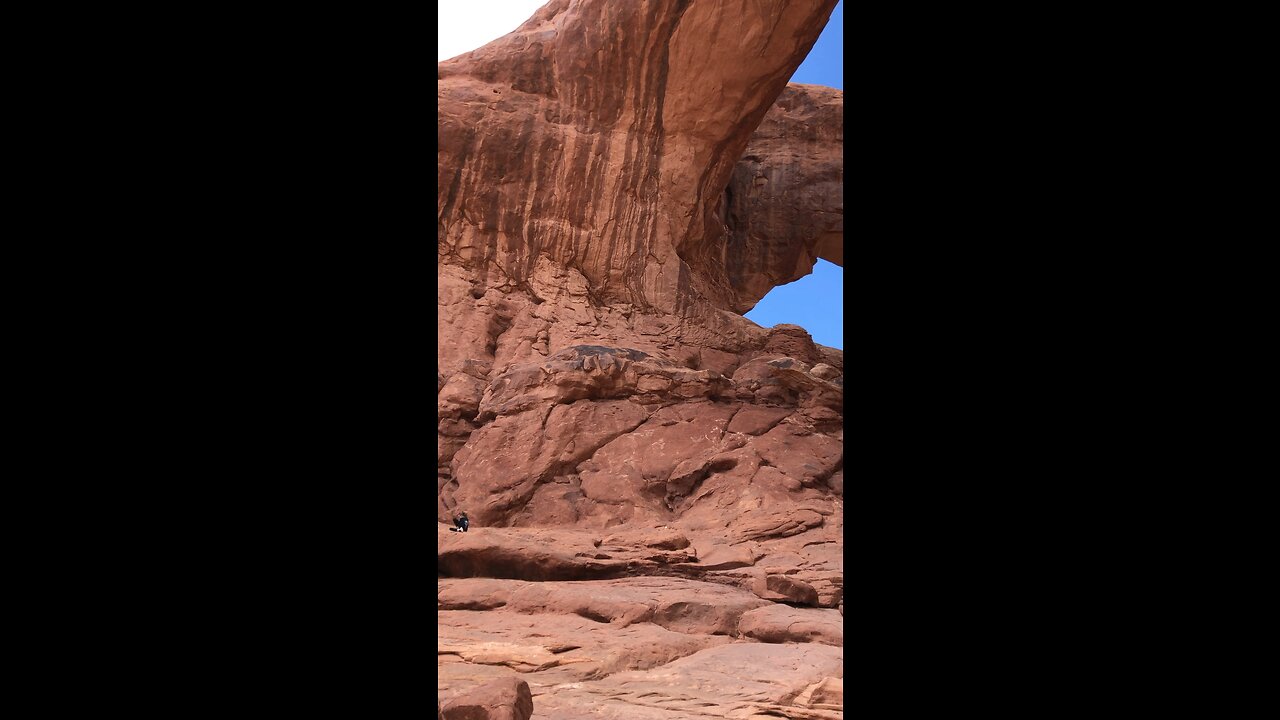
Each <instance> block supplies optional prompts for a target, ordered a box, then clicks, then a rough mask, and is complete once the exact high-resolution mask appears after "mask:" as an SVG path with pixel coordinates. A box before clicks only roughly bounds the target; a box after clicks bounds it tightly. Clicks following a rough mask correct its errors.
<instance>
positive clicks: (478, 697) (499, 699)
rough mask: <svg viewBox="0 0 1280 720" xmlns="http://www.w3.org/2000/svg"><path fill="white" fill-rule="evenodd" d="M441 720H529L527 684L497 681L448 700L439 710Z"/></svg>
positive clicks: (531, 703)
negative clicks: (441, 716) (442, 719)
mask: <svg viewBox="0 0 1280 720" xmlns="http://www.w3.org/2000/svg"><path fill="white" fill-rule="evenodd" d="M440 714H441V715H443V716H444V719H445V720H529V717H530V716H532V715H533V695H531V694H530V693H529V683H527V682H525V681H523V680H520V679H518V678H501V679H499V680H493V681H490V682H487V683H485V684H483V685H480V686H478V687H476V688H473V689H472V690H471V691H470V692H468V693H466V694H465V695H460V696H458V697H456V698H452V699H450V700H449V701H448V702H446V703H445V704H444V705H443V706H442V707H441V713H440Z"/></svg>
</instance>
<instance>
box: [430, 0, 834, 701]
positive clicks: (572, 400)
mask: <svg viewBox="0 0 1280 720" xmlns="http://www.w3.org/2000/svg"><path fill="white" fill-rule="evenodd" d="M834 5H835V0H794V1H792V2H786V3H781V2H757V1H755V0H726V1H725V2H691V1H690V0H636V1H635V2H614V1H612V0H551V2H548V3H547V4H546V5H545V6H543V7H542V8H541V9H540V10H539V11H538V12H537V13H536V14H535V15H534V16H533V17H532V18H530V19H529V21H528V22H526V23H525V24H523V25H522V26H521V27H520V28H518V29H517V30H516V31H514V32H512V33H510V34H508V35H506V36H504V37H502V38H499V39H498V40H495V41H494V42H492V43H489V44H488V45H485V46H484V47H482V48H479V49H477V50H475V51H473V52H470V53H465V54H463V55H460V56H458V57H456V58H453V59H450V60H448V61H445V62H442V63H440V64H439V66H438V84H437V85H438V89H437V97H438V102H439V110H438V142H439V148H440V149H439V154H438V167H437V181H438V188H439V190H438V198H437V200H438V221H437V244H438V276H437V277H438V289H437V304H438V309H439V315H438V318H439V319H438V324H437V357H438V361H439V366H438V370H437V379H436V390H437V519H438V520H439V521H440V523H441V524H439V525H438V526H437V564H438V572H439V579H438V582H439V588H438V610H437V612H438V618H439V625H440V635H439V637H440V639H439V644H438V648H437V657H438V667H439V669H440V676H439V677H440V680H439V700H440V702H441V707H442V710H443V713H444V714H445V715H446V716H448V717H454V716H456V717H464V716H465V717H472V716H474V717H499V716H500V715H496V714H494V713H509V714H510V716H511V717H522V718H527V717H529V716H530V715H532V717H535V718H538V717H555V718H558V719H559V720H566V719H567V720H572V719H573V718H579V717H582V718H587V717H591V718H605V717H613V718H655V719H657V718H661V719H662V720H675V719H676V718H687V717H707V716H710V717H733V718H748V717H792V718H835V717H842V713H841V710H840V708H839V705H840V703H841V702H842V698H843V685H842V678H843V631H842V624H841V623H842V620H843V603H844V567H843V559H842V550H843V530H844V509H843V502H844V429H843V420H844V410H843V406H844V353H843V352H842V351H840V350H837V349H833V348H828V347H823V346H820V345H815V344H814V343H813V341H812V339H811V338H810V336H809V335H808V333H807V332H805V330H804V329H803V328H800V327H798V326H795V325H785V324H783V325H777V326H775V327H773V328H769V329H765V328H761V327H759V326H757V325H755V324H754V323H752V322H751V321H749V320H747V319H745V318H744V317H742V315H741V313H744V312H746V311H748V310H750V309H751V308H752V307H753V306H754V305H755V303H756V302H757V301H759V299H760V298H761V297H763V296H764V295H765V294H766V293H767V292H768V291H769V290H770V289H772V288H773V287H776V286H777V285H780V284H783V283H787V282H791V281H793V280H796V279H798V278H800V277H802V276H804V275H806V274H808V273H809V272H810V271H811V270H812V267H813V264H814V262H815V260H816V259H817V258H820V257H821V258H825V259H827V260H830V261H832V262H835V263H836V264H840V265H843V257H844V256H843V244H842V243H843V195H842V193H843V189H842V182H843V93H842V92H841V91H839V90H833V89H831V88H823V87H817V86H811V85H797V84H788V83H787V78H789V77H790V76H791V74H792V73H793V72H794V70H795V69H796V67H798V66H799V64H800V62H801V61H802V60H803V59H804V57H805V55H806V54H807V53H808V51H809V49H810V48H811V47H812V45H813V42H814V41H815V40H816V39H817V37H818V34H819V33H820V32H821V30H822V28H823V26H824V25H825V24H826V22H827V19H828V18H829V16H830V13H831V11H832V9H833V7H834ZM840 301H841V300H840V298H832V299H831V302H833V303H837V302H840ZM459 510H466V511H467V513H468V515H469V517H470V519H471V528H470V531H469V532H467V533H454V532H449V531H448V529H447V524H448V523H449V521H450V519H451V518H452V516H453V514H454V513H455V512H457V511H459ZM494 683H497V684H496V685H495V684H494ZM521 683H527V685H523V687H524V688H525V693H527V695H528V698H529V699H530V703H529V704H526V703H525V702H524V700H525V693H522V692H521V691H520V688H521V687H522V685H521ZM472 693H475V694H474V695H473V694H472ZM464 701H465V704H460V703H464ZM526 707H527V708H528V710H527V712H526V710H525V708H526ZM450 713H453V715H450ZM459 713H461V714H459ZM501 716H502V717H507V716H506V715H501Z"/></svg>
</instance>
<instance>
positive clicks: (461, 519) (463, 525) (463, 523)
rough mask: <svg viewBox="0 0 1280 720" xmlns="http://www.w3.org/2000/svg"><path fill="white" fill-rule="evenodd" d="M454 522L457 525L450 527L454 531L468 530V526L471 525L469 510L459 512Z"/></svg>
mask: <svg viewBox="0 0 1280 720" xmlns="http://www.w3.org/2000/svg"><path fill="white" fill-rule="evenodd" d="M453 524H454V525H455V526H456V527H451V528H449V529H450V530H452V531H453V532H466V531H467V528H468V527H469V526H470V525H471V521H470V520H468V519H467V511H466V510H463V511H461V512H459V513H458V515H457V517H455V518H454V519H453Z"/></svg>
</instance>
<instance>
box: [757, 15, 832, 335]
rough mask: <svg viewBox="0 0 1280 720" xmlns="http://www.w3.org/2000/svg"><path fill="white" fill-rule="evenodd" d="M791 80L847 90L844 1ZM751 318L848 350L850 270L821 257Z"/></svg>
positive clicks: (766, 298)
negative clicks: (797, 328) (847, 285)
mask: <svg viewBox="0 0 1280 720" xmlns="http://www.w3.org/2000/svg"><path fill="white" fill-rule="evenodd" d="M791 82H798V83H808V84H810V85H826V86H827V87H833V88H839V89H841V90H843V89H844V0H840V2H839V3H837V4H836V9H835V10H834V11H833V12H832V13H831V20H830V21H828V22H827V27H826V29H825V30H823V31H822V35H821V36H819V37H818V42H816V43H814V44H813V49H812V50H810V51H809V56H808V57H806V58H805V60H804V62H803V63H801V64H800V67H799V68H798V69H797V70H796V72H795V74H794V75H792V76H791ZM746 316H747V318H748V319H750V320H752V321H753V322H755V323H756V324H757V325H761V326H763V327H773V326H774V325H777V324H778V323H791V324H793V325H799V326H800V327H802V328H804V329H805V330H808V331H809V334H810V335H812V336H813V341H814V342H816V343H818V344H820V345H826V346H828V347H833V348H840V349H841V350H843V349H844V269H843V268H841V267H840V266H838V265H834V264H832V263H829V262H827V261H826V260H819V261H818V263H817V264H816V265H814V267H813V273H812V274H810V275H805V276H804V277H802V278H800V279H799V280H797V281H795V282H793V283H788V284H786V285H780V286H778V287H776V288H774V289H773V290H770V291H769V294H768V295H765V296H764V298H763V299H761V300H760V302H759V303H757V304H756V306H755V307H754V308H752V309H751V312H749V313H747V315H746Z"/></svg>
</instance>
